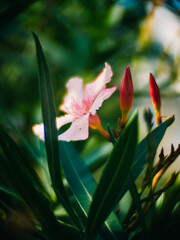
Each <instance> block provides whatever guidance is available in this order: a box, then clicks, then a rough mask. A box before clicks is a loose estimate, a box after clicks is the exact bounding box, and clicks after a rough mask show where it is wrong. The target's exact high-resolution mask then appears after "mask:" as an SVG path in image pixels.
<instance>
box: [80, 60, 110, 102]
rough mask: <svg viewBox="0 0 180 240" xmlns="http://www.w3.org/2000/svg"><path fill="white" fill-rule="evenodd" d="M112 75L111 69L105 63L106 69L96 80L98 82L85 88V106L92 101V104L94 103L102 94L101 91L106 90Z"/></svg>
mask: <svg viewBox="0 0 180 240" xmlns="http://www.w3.org/2000/svg"><path fill="white" fill-rule="evenodd" d="M112 75H113V73H112V70H111V67H110V66H109V65H108V64H107V63H105V68H104V69H103V71H102V72H101V73H100V74H99V76H98V77H97V78H96V80H95V81H94V82H92V83H89V84H87V85H86V86H85V90H84V99H83V102H84V104H86V102H88V103H89V101H90V100H91V103H92V102H93V101H94V99H95V98H96V97H97V95H98V94H99V93H100V92H101V90H102V89H104V88H105V85H106V83H108V82H110V81H111V77H112Z"/></svg>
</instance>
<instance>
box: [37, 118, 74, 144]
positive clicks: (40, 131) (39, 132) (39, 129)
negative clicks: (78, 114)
mask: <svg viewBox="0 0 180 240" xmlns="http://www.w3.org/2000/svg"><path fill="white" fill-rule="evenodd" d="M74 119H75V117H74V116H72V115H68V114H67V115H65V116H63V117H58V118H56V127H57V129H59V128H60V127H62V126H63V125H65V124H67V123H70V122H72V121H73V120H74ZM33 133H34V134H35V135H36V136H38V137H39V138H40V139H41V140H42V141H44V124H43V123H41V124H36V125H34V126H33Z"/></svg>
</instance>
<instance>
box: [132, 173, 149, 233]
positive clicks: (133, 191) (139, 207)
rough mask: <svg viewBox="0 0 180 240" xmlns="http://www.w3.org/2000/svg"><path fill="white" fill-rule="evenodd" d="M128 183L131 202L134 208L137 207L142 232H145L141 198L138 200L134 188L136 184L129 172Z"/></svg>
mask: <svg viewBox="0 0 180 240" xmlns="http://www.w3.org/2000/svg"><path fill="white" fill-rule="evenodd" d="M128 184H129V191H130V193H131V197H132V200H133V202H134V204H135V206H136V209H137V212H138V215H139V220H140V222H141V225H142V228H143V232H145V231H146V224H145V218H144V213H143V210H142V206H141V200H140V197H139V194H138V191H137V188H136V184H135V182H134V180H133V177H132V175H131V174H130V176H129V182H128Z"/></svg>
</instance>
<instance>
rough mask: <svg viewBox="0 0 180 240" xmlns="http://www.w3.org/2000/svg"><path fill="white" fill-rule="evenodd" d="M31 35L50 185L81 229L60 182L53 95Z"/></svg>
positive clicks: (49, 81)
mask: <svg viewBox="0 0 180 240" xmlns="http://www.w3.org/2000/svg"><path fill="white" fill-rule="evenodd" d="M33 36H34V40H35V44H36V53H37V60H38V68H39V79H40V89H41V103H42V114H43V123H44V128H45V146H46V153H47V160H48V167H49V172H50V176H51V180H52V186H53V188H54V191H55V192H56V195H57V197H58V199H59V200H60V201H61V203H62V205H63V206H64V208H65V209H66V210H67V212H68V213H69V214H70V216H71V217H72V219H73V221H74V223H75V224H76V225H77V227H78V228H79V229H82V228H81V223H80V222H79V218H78V216H77V215H76V213H75V212H74V210H73V208H72V206H71V204H70V201H69V199H68V197H67V194H66V192H65V188H64V185H63V182H62V176H61V166H60V161H59V148H58V140H57V129H56V112H55V104H54V97H53V96H54V94H53V86H52V82H51V78H50V74H49V70H48V66H47V63H46V60H45V57H44V54H43V50H42V47H41V44H40V42H39V39H38V37H37V35H36V34H35V33H33Z"/></svg>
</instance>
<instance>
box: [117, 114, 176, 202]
mask: <svg viewBox="0 0 180 240" xmlns="http://www.w3.org/2000/svg"><path fill="white" fill-rule="evenodd" d="M173 121H174V117H173V116H172V117H171V118H169V119H167V120H166V121H165V122H163V123H161V124H160V125H159V126H158V127H156V128H155V129H154V130H153V131H151V132H150V133H149V134H148V135H147V136H146V137H145V138H144V139H143V140H142V141H141V142H140V143H139V144H138V145H137V147H136V151H135V156H134V161H133V165H132V169H131V176H132V178H133V180H134V181H135V180H136V178H137V177H138V176H139V174H141V172H142V171H143V169H144V165H145V164H146V163H147V153H148V143H149V140H150V141H151V145H152V146H151V147H152V151H153V152H152V153H151V154H155V152H156V150H157V147H158V146H159V144H160V142H161V140H162V138H163V136H164V134H165V132H166V129H167V128H168V127H169V126H170V125H171V124H172V122H173ZM127 190H128V184H125V186H124V190H123V191H122V192H121V196H120V199H121V198H122V197H123V196H124V194H125V193H126V191H127Z"/></svg>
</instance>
